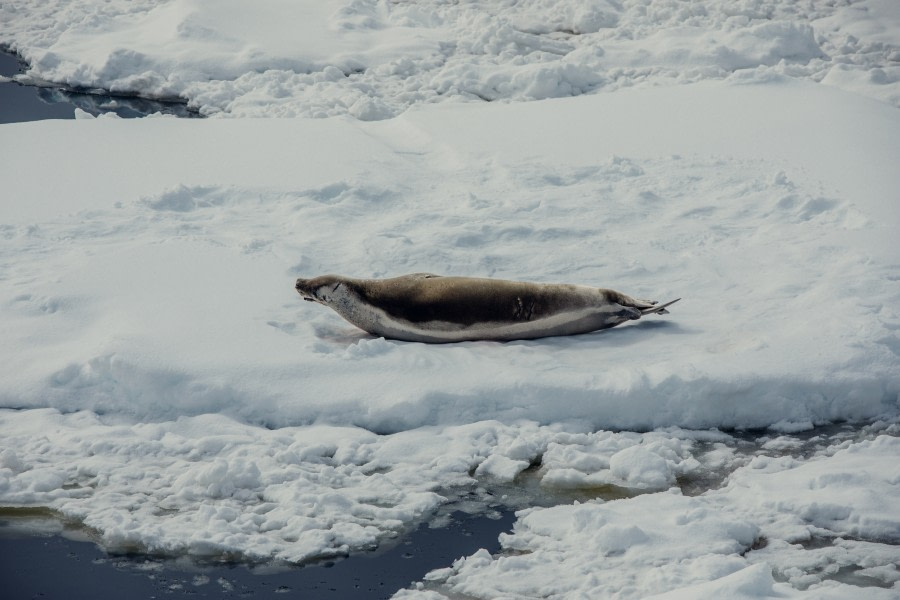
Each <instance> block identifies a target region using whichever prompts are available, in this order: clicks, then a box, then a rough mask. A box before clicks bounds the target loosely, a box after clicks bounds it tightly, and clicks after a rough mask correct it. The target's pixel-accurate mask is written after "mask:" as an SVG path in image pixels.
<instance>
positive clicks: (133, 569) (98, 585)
mask: <svg viewBox="0 0 900 600" xmlns="http://www.w3.org/2000/svg"><path fill="white" fill-rule="evenodd" d="M497 517H499V518H497ZM451 518H452V521H451V523H450V524H449V525H448V526H446V527H439V528H430V527H429V526H428V524H423V525H421V526H420V527H419V528H418V529H417V530H415V531H413V532H411V533H410V534H409V535H407V536H406V537H404V538H403V539H402V540H401V541H400V543H399V544H397V545H395V546H393V547H391V548H389V549H386V550H381V551H376V552H372V553H363V554H358V555H354V556H351V557H350V558H347V559H343V560H338V561H335V562H333V563H325V564H324V565H312V566H306V567H293V568H286V567H278V568H275V567H268V568H267V567H258V566H257V567H254V568H252V569H251V568H249V567H248V566H247V565H242V564H216V565H198V564H194V563H187V562H178V561H173V560H161V559H156V558H152V557H147V556H115V555H108V554H106V553H105V552H103V551H102V550H101V549H100V548H98V547H97V546H96V545H95V544H93V543H91V542H87V541H74V540H72V539H68V538H66V537H63V536H61V535H49V534H43V535H38V534H34V533H32V534H30V535H24V534H22V533H15V532H11V531H10V530H9V528H5V529H4V528H3V527H2V525H3V523H2V522H0V582H2V583H0V597H2V598H3V600H29V599H33V598H40V599H44V600H54V599H59V600H80V599H85V600H88V599H90V600H105V599H110V600H111V599H119V598H128V599H129V600H131V599H144V598H147V599H150V598H171V599H173V600H174V599H176V598H180V597H184V596H188V597H191V598H315V599H319V598H323V599H328V600H342V599H345V598H348V599H349V598H354V599H355V598H365V599H378V598H390V597H391V596H392V595H393V594H394V593H396V592H397V590H400V589H403V588H406V587H409V586H410V584H411V583H412V582H414V581H419V580H421V579H422V577H423V576H424V575H425V573H427V572H428V571H431V570H432V569H437V568H442V567H448V566H450V565H451V564H452V562H453V561H454V560H455V559H457V558H459V557H461V556H468V555H469V554H472V553H474V552H475V551H477V550H478V549H479V548H486V549H487V550H488V551H490V552H492V553H493V552H496V551H497V550H499V543H498V541H497V536H498V535H499V534H500V533H501V532H503V531H509V530H510V529H511V528H512V523H513V521H514V520H515V515H514V513H513V512H511V511H507V512H499V513H497V512H494V513H493V518H491V517H488V516H485V515H484V514H481V515H470V514H466V513H462V512H455V513H452V515H451ZM282 594H285V595H282Z"/></svg>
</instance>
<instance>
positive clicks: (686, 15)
mask: <svg viewBox="0 0 900 600" xmlns="http://www.w3.org/2000/svg"><path fill="white" fill-rule="evenodd" d="M0 23H3V25H2V27H0V43H4V44H6V45H8V46H9V47H11V48H13V49H14V50H16V51H17V52H18V53H19V54H21V55H22V56H23V57H24V58H25V59H27V60H28V62H29V63H30V64H31V68H30V70H29V72H28V73H27V74H26V75H25V76H24V77H22V79H23V80H25V81H30V82H38V83H52V84H62V85H66V86H69V87H73V88H77V89H93V88H101V89H104V90H111V91H113V92H120V93H126V94H140V95H144V96H148V97H154V98H174V97H180V98H184V99H187V100H188V101H189V102H190V105H191V106H192V107H193V108H195V109H197V110H199V111H200V112H201V113H203V114H207V115H213V114H217V115H233V116H245V117H246V116H314V117H323V116H333V115H336V114H350V115H353V116H354V117H357V118H360V119H365V120H375V119H384V118H389V117H392V116H395V115H397V114H399V113H401V112H403V111H404V110H406V108H408V107H409V106H411V105H414V104H419V103H435V102H444V101H446V100H454V101H471V100H476V101H477V100H488V101H496V100H514V101H515V100H535V99H544V98H557V97H563V96H575V95H579V94H584V93H592V92H597V91H615V90H619V89H623V88H626V87H631V86H635V85H646V84H650V85H657V84H668V83H686V82H696V81H701V80H707V79H724V78H731V79H735V80H761V81H766V80H770V79H771V78H773V77H776V78H777V77H782V76H787V77H796V78H804V79H810V80H813V81H817V82H819V81H821V82H823V83H826V84H829V85H835V86H837V87H840V88H843V89H848V90H852V91H857V92H861V93H863V94H866V95H869V96H872V97H875V98H878V99H881V100H884V101H886V102H888V103H891V104H894V105H895V106H897V105H900V66H898V65H897V60H898V57H900V37H898V36H897V31H898V29H900V10H898V9H897V5H896V3H895V2H894V1H893V0H863V1H855V2H851V1H849V0H845V1H838V2H835V1H832V0H807V1H804V2H796V1H795V0H754V1H743V2H727V3H725V2H709V1H706V2H687V1H684V0H626V1H622V2H616V1H613V0H534V1H530V2H508V1H505V0H480V1H476V2H444V1H442V0H423V1H417V2H406V1H390V2H388V1H385V0H381V1H379V0H322V1H319V2H296V1H293V0H264V1H258V2H239V1H237V0H169V1H168V2H162V3H160V2H157V1H156V0H109V1H106V2H103V3H100V2H96V1H92V0H78V1H73V0H45V1H43V2H40V3H35V2H4V3H3V5H2V6H0Z"/></svg>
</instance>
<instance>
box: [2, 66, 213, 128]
mask: <svg viewBox="0 0 900 600" xmlns="http://www.w3.org/2000/svg"><path fill="white" fill-rule="evenodd" d="M24 71H25V65H24V64H23V63H22V62H21V61H19V59H18V58H17V57H16V56H15V55H13V54H10V53H9V52H4V51H2V50H0V75H4V76H6V77H12V76H14V75H16V74H18V73H23V72H24ZM76 107H77V108H80V109H82V110H84V111H85V112H88V113H90V114H92V115H94V116H97V115H100V114H103V113H108V112H114V113H116V114H117V115H119V116H120V117H125V118H130V117H144V116H146V115H150V114H153V113H157V112H161V113H163V114H167V115H175V116H177V117H197V116H199V115H198V114H197V113H195V112H191V111H189V110H188V109H187V105H186V104H184V103H182V102H162V101H155V100H146V99H143V98H133V97H126V96H115V95H110V94H103V93H96V94H95V93H86V92H79V91H72V90H64V89H60V88H53V87H36V86H30V85H20V84H18V83H15V82H2V83H0V123H21V122H23V121H40V120H43V119H74V118H75V108H76Z"/></svg>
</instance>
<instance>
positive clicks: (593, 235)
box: [0, 0, 900, 600]
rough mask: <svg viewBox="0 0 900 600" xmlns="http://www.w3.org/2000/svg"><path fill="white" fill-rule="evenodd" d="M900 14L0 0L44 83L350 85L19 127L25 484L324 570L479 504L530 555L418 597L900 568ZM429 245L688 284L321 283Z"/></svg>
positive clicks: (12, 444) (123, 539)
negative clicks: (352, 305) (446, 300)
mask: <svg viewBox="0 0 900 600" xmlns="http://www.w3.org/2000/svg"><path fill="white" fill-rule="evenodd" d="M897 6H898V4H897V3H895V2H891V1H887V0H885V1H875V0H870V1H863V2H852V3H842V2H774V1H769V2H767V1H764V0H760V1H747V2H738V3H718V2H716V3H713V2H707V3H702V2H690V3H688V2H675V1H647V2H632V1H623V2H602V1H601V2H551V1H540V0H538V1H534V2H518V3H512V2H509V3H506V2H502V3H501V2H462V3H444V2H433V3H430V2H418V3H401V2H391V3H387V2H364V1H358V2H275V1H270V2H258V3H252V4H251V3H239V2H230V1H217V2H211V1H210V2H205V1H202V0H172V1H170V2H165V3H159V2H143V1H140V0H137V1H132V2H124V1H119V0H110V1H109V2H102V3H101V2H93V1H87V0H83V1H73V2H62V1H49V2H41V3H35V2H3V3H2V5H0V43H3V44H7V45H9V46H10V47H12V48H14V49H15V50H16V51H17V52H19V53H20V54H21V55H22V56H24V57H25V58H26V59H28V60H29V61H30V63H31V70H30V71H29V73H28V74H27V75H26V77H25V79H30V80H32V81H35V80H41V81H45V82H56V83H63V84H66V85H69V86H73V87H102V88H105V89H112V90H118V91H123V92H128V93H139V94H144V95H151V96H182V97H184V98H187V99H188V100H189V101H190V102H191V104H192V105H193V106H195V107H197V108H199V109H200V110H201V111H202V112H204V113H205V114H216V115H222V116H229V115H230V116H236V117H240V116H262V115H266V116H270V115H284V116H289V115H296V116H329V115H337V116H335V117H334V118H330V119H307V118H297V119H254V118H235V119H205V120H199V119H198V120H177V119H168V118H148V119H141V120H128V121H126V120H119V119H115V118H112V117H109V116H104V117H102V118H98V119H93V118H90V115H88V114H87V113H83V112H82V113H80V114H79V116H80V117H82V118H80V119H78V120H75V121H70V122H53V121H46V122H35V123H26V124H12V125H3V126H2V127H0V154H2V156H3V157H4V159H3V162H2V163H0V178H2V181H3V182H4V187H3V193H2V199H0V339H2V340H3V343H2V344H0V505H2V506H44V507H49V508H51V509H52V510H54V511H56V512H57V513H58V514H60V515H62V516H64V517H66V518H74V519H77V520H80V521H82V522H83V523H84V524H85V525H86V526H87V527H89V528H91V529H92V531H93V532H94V533H95V534H96V537H97V539H99V540H100V541H101V543H102V544H104V545H105V546H106V547H108V548H111V549H116V550H138V551H146V550H150V551H153V552H160V553H163V554H168V555H175V556H182V555H188V556H194V557H220V556H228V557H242V558H244V559H247V560H251V561H267V560H276V561H288V562H294V563H302V562H304V561H308V560H313V559H316V558H323V557H332V556H336V555H345V554H348V553H349V554H352V553H354V552H358V551H362V550H364V549H369V548H372V547H374V546H376V545H379V544H382V543H384V542H385V541H386V540H389V539H390V538H395V537H397V536H401V535H403V534H404V533H405V532H407V531H408V530H409V529H410V528H413V527H416V526H417V524H418V523H420V522H422V521H423V520H428V519H429V518H431V517H433V515H435V514H436V512H437V511H438V510H439V509H440V507H442V506H445V505H447V504H448V503H451V502H454V501H457V500H458V499H459V498H463V497H465V498H475V499H476V500H477V502H479V503H482V504H483V506H484V507H485V510H489V509H491V508H492V507H496V506H500V505H503V506H507V507H513V508H517V509H523V510H522V511H521V512H520V513H519V514H518V521H517V523H516V525H515V528H514V530H513V531H512V532H511V533H509V534H507V535H504V536H503V537H502V539H501V542H502V545H503V550H502V551H501V552H500V553H498V554H496V555H494V556H492V555H490V554H488V553H487V552H486V551H480V552H476V553H474V554H473V555H471V556H468V557H461V559H460V560H458V561H456V562H455V563H454V564H452V565H447V566H446V568H443V569H439V570H437V571H434V572H432V573H429V574H428V575H427V576H425V577H424V578H423V579H422V580H421V581H419V582H418V583H416V584H414V585H412V586H411V587H410V589H408V590H401V591H399V592H398V594H397V597H400V598H407V597H408V598H416V600H419V599H422V600H440V599H443V598H470V599H471V598H522V597H548V598H597V597H610V598H645V597H650V596H653V595H654V594H659V595H660V597H662V598H669V599H673V598H726V597H727V598H732V597H733V598H789V597H798V598H854V597H867V598H868V597H871V598H896V597H898V594H900V583H898V582H900V569H898V567H900V551H898V544H900V503H898V502H897V500H896V498H898V497H900V490H898V489H897V488H898V486H900V472H898V465H900V460H898V457H900V442H898V440H900V427H898V423H900V404H898V394H900V308H898V307H900V250H898V244H897V241H896V230H897V226H898V225H900V203H898V202H897V199H898V191H900V169H897V165H898V164H900V112H898V109H897V105H898V85H900V84H898V79H900V75H898V71H897V68H898V67H897V59H898V55H897V52H898V50H897V44H898V31H900V25H898V22H900V17H898V14H897V13H898V10H897ZM672 83H679V84H682V85H670V84H672ZM822 84H825V85H822ZM593 91H604V92H610V93H599V94H590V93H588V92H593ZM569 96H579V97H577V98H573V97H569ZM479 98H480V99H485V100H502V102H492V103H490V104H488V103H485V102H482V101H481V100H479ZM444 100H449V101H450V102H443V101H444ZM521 100H541V101H540V102H519V101H521ZM460 101H471V102H466V103H463V102H460ZM0 110H2V107H0ZM423 271H427V272H434V273H441V274H455V275H469V276H485V277H502V278H508V279H523V280H532V281H542V282H567V283H579V284H587V285H597V286H603V287H612V288H614V289H619V290H621V291H623V292H625V293H628V294H631V295H634V296H637V297H647V298H655V299H658V300H661V301H666V300H670V299H673V298H677V297H682V298H683V299H682V301H681V302H679V303H678V304H676V305H675V306H674V307H673V310H672V314H671V315H665V316H652V317H647V318H644V319H641V320H640V321H639V322H636V323H631V324H627V325H624V326H621V327H618V328H615V329H611V330H607V331H603V332H598V333H593V334H587V335H581V336H572V337H565V338H548V339H543V340H533V341H525V342H512V343H506V344H500V343H492V342H470V343H461V344H450V345H439V346H434V345H424V344H415V343H400V342H395V341H389V340H385V339H380V338H373V337H371V336H369V335H367V334H365V333H363V332H362V331H359V330H357V329H355V328H354V327H353V326H351V325H349V324H348V323H346V322H345V321H343V320H342V319H341V318H340V317H339V316H338V315H337V314H335V313H333V312H332V311H330V310H328V309H327V308H325V307H322V306H318V305H314V304H311V303H305V302H302V301H301V300H300V298H299V297H298V295H297V294H296V292H295V291H294V289H293V282H294V279H295V278H296V277H300V276H302V277H311V276H314V275H319V274H324V273H329V272H332V273H340V274H346V275H349V276H355V277H388V276H393V275H399V274H403V273H412V272H423ZM846 423H849V424H846ZM576 501H577V503H576Z"/></svg>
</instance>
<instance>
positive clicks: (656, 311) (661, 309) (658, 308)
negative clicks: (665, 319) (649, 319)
mask: <svg viewBox="0 0 900 600" xmlns="http://www.w3.org/2000/svg"><path fill="white" fill-rule="evenodd" d="M679 300H681V298H675V299H674V300H671V301H669V302H666V303H665V304H657V305H655V306H651V307H650V308H645V309H643V310H642V311H641V315H667V314H669V311H667V310H666V307H667V306H672V305H673V304H675V303H676V302H678V301H679Z"/></svg>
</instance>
